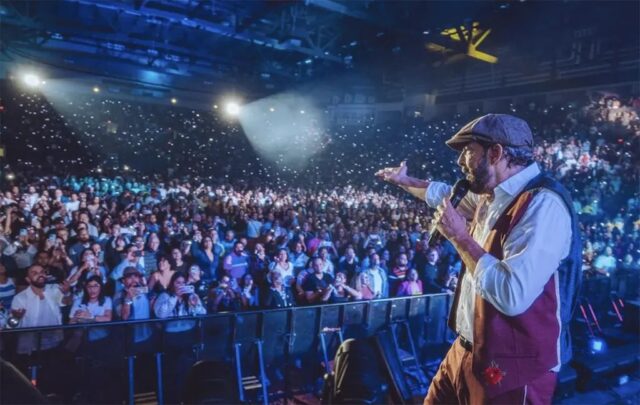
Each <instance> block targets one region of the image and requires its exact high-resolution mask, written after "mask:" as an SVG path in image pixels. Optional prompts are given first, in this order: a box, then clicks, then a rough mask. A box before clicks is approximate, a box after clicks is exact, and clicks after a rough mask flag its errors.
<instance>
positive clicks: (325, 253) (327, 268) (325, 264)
mask: <svg viewBox="0 0 640 405" xmlns="http://www.w3.org/2000/svg"><path fill="white" fill-rule="evenodd" d="M318 257H319V258H320V260H322V271H323V272H324V273H327V274H328V275H330V276H331V277H333V276H334V273H335V270H334V265H333V262H332V261H331V257H330V256H329V249H327V247H325V246H322V247H320V248H319V249H318Z"/></svg>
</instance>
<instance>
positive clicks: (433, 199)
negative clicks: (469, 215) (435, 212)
mask: <svg viewBox="0 0 640 405" xmlns="http://www.w3.org/2000/svg"><path fill="white" fill-rule="evenodd" d="M449 194H451V186H449V185H448V184H445V183H440V182H438V181H432V182H430V183H429V186H428V187H427V189H426V190H425V193H424V200H425V201H426V203H427V205H429V207H431V208H436V207H437V206H438V205H440V203H442V199H443V198H445V197H446V196H448V195H449Z"/></svg>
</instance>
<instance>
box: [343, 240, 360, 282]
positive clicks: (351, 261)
mask: <svg viewBox="0 0 640 405" xmlns="http://www.w3.org/2000/svg"><path fill="white" fill-rule="evenodd" d="M338 271H339V272H341V273H344V274H345V275H346V277H347V280H352V279H353V277H354V276H355V275H356V273H358V256H356V251H355V249H354V248H353V246H351V245H349V246H347V248H346V249H345V251H344V256H342V257H341V258H340V261H339V263H338Z"/></svg>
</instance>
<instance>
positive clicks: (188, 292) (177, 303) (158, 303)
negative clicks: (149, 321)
mask: <svg viewBox="0 0 640 405" xmlns="http://www.w3.org/2000/svg"><path fill="white" fill-rule="evenodd" d="M153 312H154V314H155V315H156V316H157V317H158V318H168V317H175V316H194V315H204V314H206V313H207V311H206V309H205V307H204V305H202V301H200V297H198V294H196V293H195V290H194V288H193V286H191V285H189V284H187V275H186V274H184V273H178V272H176V273H174V274H173V275H172V276H171V281H170V283H169V288H168V289H167V290H166V291H163V292H162V293H161V294H160V295H159V296H158V298H157V299H156V300H155V303H154V305H153ZM174 331H175V330H174Z"/></svg>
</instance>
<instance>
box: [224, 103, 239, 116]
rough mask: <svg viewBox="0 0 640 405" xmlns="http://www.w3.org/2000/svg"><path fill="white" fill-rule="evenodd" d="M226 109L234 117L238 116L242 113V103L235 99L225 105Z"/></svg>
mask: <svg viewBox="0 0 640 405" xmlns="http://www.w3.org/2000/svg"><path fill="white" fill-rule="evenodd" d="M225 111H226V113H227V114H229V115H230V116H232V117H237V116H238V115H239V114H240V105H238V103H236V102H235V101H229V102H228V103H227V105H226V106H225Z"/></svg>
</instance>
